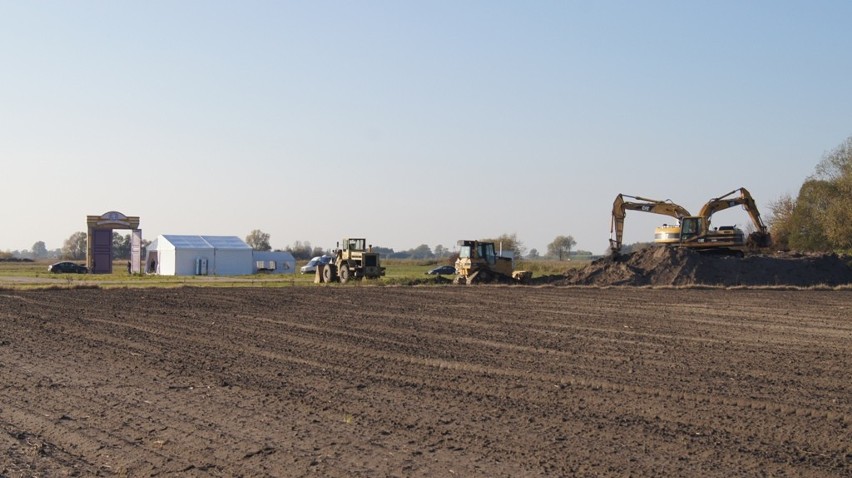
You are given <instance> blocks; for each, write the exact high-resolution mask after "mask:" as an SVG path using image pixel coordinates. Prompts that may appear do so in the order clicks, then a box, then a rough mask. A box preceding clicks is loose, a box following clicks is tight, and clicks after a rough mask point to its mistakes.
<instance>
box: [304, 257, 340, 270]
mask: <svg viewBox="0 0 852 478" xmlns="http://www.w3.org/2000/svg"><path fill="white" fill-rule="evenodd" d="M332 259H333V257H331V256H316V257H314V258H313V259H311V260H310V261H308V263H307V264H305V265H303V266H302V268H301V269H299V272H301V273H302V274H313V273H314V272H316V271H317V266H318V265H319V264H328V263H329V262H331V260H332Z"/></svg>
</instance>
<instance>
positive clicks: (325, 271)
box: [316, 238, 385, 284]
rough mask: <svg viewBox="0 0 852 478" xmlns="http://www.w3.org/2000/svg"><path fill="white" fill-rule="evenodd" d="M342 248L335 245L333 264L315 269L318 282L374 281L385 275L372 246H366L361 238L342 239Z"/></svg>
mask: <svg viewBox="0 0 852 478" xmlns="http://www.w3.org/2000/svg"><path fill="white" fill-rule="evenodd" d="M342 243H343V246H342V247H341V245H340V243H338V244H337V248H336V249H335V250H334V252H333V255H334V262H333V263H329V264H325V265H319V266H318V267H317V272H316V273H317V279H318V280H317V281H318V282H335V281H338V280H339V281H340V283H341V284H345V283H347V282H349V280H351V279H356V280H361V279H363V278H365V277H366V278H368V279H375V278H378V277H381V276H383V275H385V268H384V267H382V266H381V260H380V258H379V254H378V253H377V252H373V246H372V245H367V240H366V239H363V238H354V239H352V238H344V239H343V241H342Z"/></svg>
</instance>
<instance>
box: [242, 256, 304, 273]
mask: <svg viewBox="0 0 852 478" xmlns="http://www.w3.org/2000/svg"><path fill="white" fill-rule="evenodd" d="M252 255H253V257H254V272H269V273H272V274H293V273H295V272H296V258H295V257H293V254H290V253H289V252H287V251H252Z"/></svg>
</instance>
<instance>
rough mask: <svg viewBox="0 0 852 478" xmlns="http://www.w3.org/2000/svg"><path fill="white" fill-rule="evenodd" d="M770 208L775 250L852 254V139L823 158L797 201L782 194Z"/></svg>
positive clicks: (771, 231)
mask: <svg viewBox="0 0 852 478" xmlns="http://www.w3.org/2000/svg"><path fill="white" fill-rule="evenodd" d="M769 209H770V217H769V219H768V220H767V223H768V226H769V229H770V233H771V234H772V240H773V242H774V244H775V247H776V248H778V249H781V250H800V251H815V252H816V251H819V252H828V251H834V252H845V253H850V252H852V136H850V137H848V138H846V140H845V141H843V143H841V144H840V145H839V146H838V147H836V148H835V149H833V150H832V151H829V152H828V153H826V154H825V155H823V158H822V160H821V161H820V162H819V163H818V164H817V165H816V168H815V171H814V174H812V175H811V176H808V177H807V178H806V179H805V182H804V183H803V184H802V187H801V188H799V193H798V195H797V196H796V197H795V198H794V197H792V196H791V195H789V194H785V195H782V196H781V197H779V198H778V199H776V200H774V201H772V202H770V204H769Z"/></svg>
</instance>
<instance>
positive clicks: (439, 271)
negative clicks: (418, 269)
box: [426, 266, 456, 276]
mask: <svg viewBox="0 0 852 478" xmlns="http://www.w3.org/2000/svg"><path fill="white" fill-rule="evenodd" d="M426 273H427V274H431V275H433V276H436V275H452V274H455V273H456V268H455V266H440V267H436V268H434V269H432V270H428V271H426Z"/></svg>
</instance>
